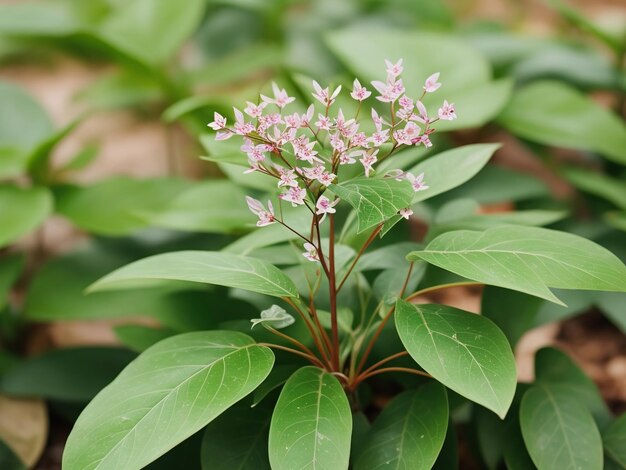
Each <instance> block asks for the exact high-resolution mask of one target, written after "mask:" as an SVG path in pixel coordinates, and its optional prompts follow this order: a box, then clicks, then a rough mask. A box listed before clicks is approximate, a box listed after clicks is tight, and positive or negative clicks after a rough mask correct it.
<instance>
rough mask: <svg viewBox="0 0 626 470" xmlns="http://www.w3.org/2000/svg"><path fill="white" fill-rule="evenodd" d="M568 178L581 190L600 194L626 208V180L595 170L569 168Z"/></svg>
mask: <svg viewBox="0 0 626 470" xmlns="http://www.w3.org/2000/svg"><path fill="white" fill-rule="evenodd" d="M564 175H565V177H566V178H567V180H568V181H569V182H570V183H572V184H573V185H574V186H576V187H577V188H578V189H580V190H581V191H584V192H586V193H590V194H593V195H595V196H599V197H601V198H603V199H606V200H607V201H610V202H611V203H613V204H615V205H616V206H617V207H619V208H620V209H626V182H625V181H619V180H617V179H614V178H609V177H608V176H606V175H602V174H600V173H596V172H594V171H589V170H582V169H576V168H567V169H565V171H564Z"/></svg>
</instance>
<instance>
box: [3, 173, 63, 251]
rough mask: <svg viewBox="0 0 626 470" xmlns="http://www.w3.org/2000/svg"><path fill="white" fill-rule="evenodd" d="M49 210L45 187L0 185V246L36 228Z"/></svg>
mask: <svg viewBox="0 0 626 470" xmlns="http://www.w3.org/2000/svg"><path fill="white" fill-rule="evenodd" d="M51 211H52V197H51V196H50V192H49V191H48V190H47V189H45V188H30V189H23V188H18V187H16V186H10V185H0V227H2V230H0V247H2V246H6V245H8V244H10V243H12V242H14V241H16V240H18V239H19V238H20V237H22V236H23V235H26V234H28V233H29V232H31V231H32V230H34V229H36V228H37V227H38V226H39V225H40V224H41V223H42V222H43V221H44V220H45V218H46V217H47V216H48V215H49V214H50V212H51Z"/></svg>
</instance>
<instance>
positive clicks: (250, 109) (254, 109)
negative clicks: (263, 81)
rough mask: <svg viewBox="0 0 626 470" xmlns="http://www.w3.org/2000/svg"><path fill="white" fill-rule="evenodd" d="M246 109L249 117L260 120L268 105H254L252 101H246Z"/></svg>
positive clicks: (263, 103) (264, 103)
mask: <svg viewBox="0 0 626 470" xmlns="http://www.w3.org/2000/svg"><path fill="white" fill-rule="evenodd" d="M246 104H247V105H248V106H246V108H245V109H244V110H243V111H244V112H245V113H246V114H247V115H248V116H250V117H253V118H259V117H261V116H262V115H263V109H264V108H265V107H266V106H267V103H266V102H265V101H263V102H262V103H259V104H254V103H252V102H250V101H246Z"/></svg>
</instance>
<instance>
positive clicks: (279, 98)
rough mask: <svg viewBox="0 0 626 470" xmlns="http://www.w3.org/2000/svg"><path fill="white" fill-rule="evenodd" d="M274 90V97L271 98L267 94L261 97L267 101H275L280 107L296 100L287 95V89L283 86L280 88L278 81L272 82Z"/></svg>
mask: <svg viewBox="0 0 626 470" xmlns="http://www.w3.org/2000/svg"><path fill="white" fill-rule="evenodd" d="M272 91H273V92H274V98H273V99H272V98H269V97H267V96H265V95H261V99H262V100H263V101H265V102H266V103H273V104H275V105H276V106H278V107H279V108H280V109H282V108H284V107H285V106H287V105H288V104H289V103H291V102H293V101H295V98H294V97H292V96H289V95H287V91H286V90H285V89H284V88H283V89H280V88H278V85H276V83H274V82H272Z"/></svg>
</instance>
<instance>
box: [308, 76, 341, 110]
mask: <svg viewBox="0 0 626 470" xmlns="http://www.w3.org/2000/svg"><path fill="white" fill-rule="evenodd" d="M313 89H314V90H315V92H314V93H312V95H313V97H314V98H315V99H316V100H317V101H319V102H320V103H322V104H323V105H324V106H326V107H328V106H330V105H332V104H333V103H334V102H335V98H337V95H339V92H340V91H341V85H339V86H338V87H337V88H335V91H333V92H332V94H331V93H330V88H328V87H326V88H323V89H322V87H321V86H320V84H319V83H317V82H316V81H315V80H313Z"/></svg>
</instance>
